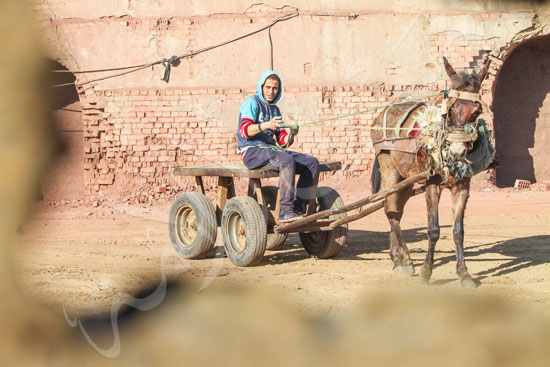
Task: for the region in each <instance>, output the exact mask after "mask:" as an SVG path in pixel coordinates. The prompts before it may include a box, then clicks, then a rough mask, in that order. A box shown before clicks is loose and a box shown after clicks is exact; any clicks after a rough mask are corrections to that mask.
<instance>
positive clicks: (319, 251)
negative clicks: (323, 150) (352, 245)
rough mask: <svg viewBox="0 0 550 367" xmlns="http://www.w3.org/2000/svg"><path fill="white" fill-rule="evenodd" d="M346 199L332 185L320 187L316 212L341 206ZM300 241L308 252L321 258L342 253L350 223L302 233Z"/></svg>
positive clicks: (338, 216) (334, 217) (335, 217)
mask: <svg viewBox="0 0 550 367" xmlns="http://www.w3.org/2000/svg"><path fill="white" fill-rule="evenodd" d="M343 206H344V201H343V200H342V198H341V197H340V195H339V194H338V193H337V192H336V190H334V189H331V188H330V187H319V188H318V189H317V199H316V210H315V211H316V212H319V211H322V210H326V209H335V208H341V207H343ZM345 216H346V214H345V213H342V214H336V215H331V216H330V217H329V218H328V219H339V218H342V217H345ZM299 235H300V241H302V245H303V246H304V248H305V249H306V251H307V252H308V254H310V255H312V256H314V257H317V258H319V259H329V258H331V257H334V256H336V255H338V254H339V253H340V251H342V250H343V249H344V246H345V245H346V240H347V237H348V225H347V224H344V225H341V226H339V227H337V228H335V229H333V230H332V231H319V232H309V233H300V234H299Z"/></svg>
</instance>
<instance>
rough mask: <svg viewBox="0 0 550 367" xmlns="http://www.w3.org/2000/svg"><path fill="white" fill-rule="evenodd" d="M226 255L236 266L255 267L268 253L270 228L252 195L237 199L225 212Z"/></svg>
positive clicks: (228, 203) (223, 232)
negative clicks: (267, 243) (266, 247)
mask: <svg viewBox="0 0 550 367" xmlns="http://www.w3.org/2000/svg"><path fill="white" fill-rule="evenodd" d="M221 227H222V236H223V246H224V247H225V252H226V253H227V256H228V257H229V259H230V260H231V262H232V263H233V264H235V265H237V266H249V265H255V264H257V263H259V262H260V261H261V260H262V257H263V256H264V252H265V245H266V234H267V225H266V220H265V218H264V215H263V213H262V209H261V208H260V205H259V204H258V203H257V202H256V200H254V199H253V198H251V197H249V196H237V197H234V198H232V199H231V200H229V201H228V202H227V204H225V208H224V209H223V213H222V223H221Z"/></svg>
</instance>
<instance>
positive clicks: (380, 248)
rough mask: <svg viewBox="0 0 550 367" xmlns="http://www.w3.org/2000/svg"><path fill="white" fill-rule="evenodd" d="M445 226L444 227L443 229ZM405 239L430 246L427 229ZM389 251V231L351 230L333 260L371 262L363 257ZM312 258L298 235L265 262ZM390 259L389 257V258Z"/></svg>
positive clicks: (412, 232) (405, 234) (411, 231)
mask: <svg viewBox="0 0 550 367" xmlns="http://www.w3.org/2000/svg"><path fill="white" fill-rule="evenodd" d="M443 227H445V226H442V228H443ZM402 233H403V238H404V240H405V242H406V243H407V244H412V243H417V242H422V241H425V242H426V246H427V245H428V241H427V239H428V237H427V235H426V228H425V227H420V228H413V229H407V230H403V231H402ZM388 250H389V239H388V232H387V231H381V232H376V231H363V230H350V231H349V232H348V238H347V242H346V248H345V249H344V250H343V251H342V252H341V253H340V254H339V255H338V256H336V257H334V258H333V260H361V261H369V260H373V259H366V258H364V257H362V256H361V255H365V254H374V253H382V252H384V251H388ZM309 257H310V256H309V255H308V253H307V252H306V251H305V249H304V248H303V247H302V244H301V242H300V238H299V236H298V235H297V234H291V235H290V236H289V237H288V239H287V240H286V243H285V245H284V246H283V248H282V249H281V251H277V252H268V253H267V254H266V256H265V257H264V261H268V262H271V263H288V262H294V261H300V260H304V259H307V258H309ZM388 259H389V257H388Z"/></svg>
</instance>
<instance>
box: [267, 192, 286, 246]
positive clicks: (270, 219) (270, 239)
mask: <svg viewBox="0 0 550 367" xmlns="http://www.w3.org/2000/svg"><path fill="white" fill-rule="evenodd" d="M278 191H279V189H278V188H277V187H275V186H263V187H262V196H263V198H264V205H261V207H262V210H263V213H264V217H265V219H266V222H267V227H268V228H269V227H271V228H273V227H274V226H275V214H276V213H275V208H276V206H277V192H278ZM287 237H288V233H268V234H267V243H266V246H265V248H266V250H271V251H273V250H278V249H280V248H281V247H283V245H284V244H285V241H286V239H287Z"/></svg>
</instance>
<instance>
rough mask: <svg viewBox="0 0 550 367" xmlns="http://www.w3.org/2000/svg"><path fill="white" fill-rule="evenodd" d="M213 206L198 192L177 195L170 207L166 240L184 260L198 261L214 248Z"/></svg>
mask: <svg viewBox="0 0 550 367" xmlns="http://www.w3.org/2000/svg"><path fill="white" fill-rule="evenodd" d="M217 228H218V225H217V222H216V213H215V211H214V206H212V203H211V202H210V200H208V198H207V197H206V196H205V195H203V194H201V193H199V192H190V193H185V194H183V195H180V196H178V198H177V199H176V201H175V202H174V204H172V207H171V208H170V219H169V230H170V240H171V241H172V245H173V246H174V248H175V249H176V251H177V252H178V253H179V254H180V255H181V256H183V257H184V258H186V259H200V258H203V257H205V256H206V255H208V253H209V252H210V250H212V248H213V247H214V243H215V242H216V235H217Z"/></svg>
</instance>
